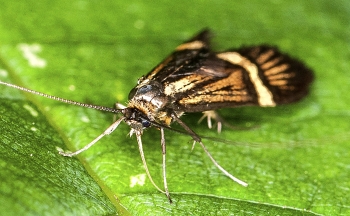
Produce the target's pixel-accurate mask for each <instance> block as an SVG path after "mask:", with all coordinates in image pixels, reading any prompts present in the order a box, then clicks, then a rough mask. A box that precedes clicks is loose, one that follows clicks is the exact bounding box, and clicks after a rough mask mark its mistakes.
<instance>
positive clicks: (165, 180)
mask: <svg viewBox="0 0 350 216" xmlns="http://www.w3.org/2000/svg"><path fill="white" fill-rule="evenodd" d="M160 134H161V140H160V143H161V145H162V154H163V182H164V190H165V195H166V196H167V197H168V199H169V202H170V203H172V202H173V201H172V200H171V197H170V194H169V189H168V183H167V179H166V169H165V168H166V166H165V155H166V145H165V136H164V128H160Z"/></svg>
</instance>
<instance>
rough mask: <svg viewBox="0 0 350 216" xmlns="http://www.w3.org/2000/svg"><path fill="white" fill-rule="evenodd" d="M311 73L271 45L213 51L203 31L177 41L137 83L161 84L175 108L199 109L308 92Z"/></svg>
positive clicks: (269, 102)
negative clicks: (170, 51)
mask: <svg viewBox="0 0 350 216" xmlns="http://www.w3.org/2000/svg"><path fill="white" fill-rule="evenodd" d="M312 77H313V76H312V73H311V71H310V70H309V69H308V68H307V67H305V66H304V65H303V64H302V63H300V62H299V61H297V60H295V59H292V58H290V57H288V56H287V55H285V54H282V53H280V52H279V51H278V50H277V49H276V48H273V47H268V46H256V47H248V48H242V49H238V50H229V51H226V52H222V53H214V52H212V51H211V50H210V47H209V32H208V31H203V32H201V33H199V34H198V35H197V36H195V37H193V38H192V39H191V40H189V41H187V42H185V43H183V44H181V45H180V46H178V47H177V48H176V50H175V52H173V53H172V54H171V55H170V56H169V57H168V58H167V59H166V60H165V61H163V62H162V63H161V64H159V65H158V66H157V67H156V68H155V69H154V70H152V71H151V72H150V73H149V74H147V75H146V76H145V77H144V78H143V79H142V80H141V81H140V83H141V84H142V83H143V82H144V83H149V82H150V81H155V82H157V83H160V84H161V86H162V88H163V89H162V91H163V93H164V94H165V95H167V96H169V97H170V98H171V101H172V105H171V108H173V109H174V110H178V111H183V112H200V111H206V110H215V109H219V108H223V107H236V106H243V105H259V106H275V105H276V104H282V103H290V102H293V101H296V100H299V99H300V98H301V97H303V96H304V95H306V94H307V91H308V87H309V83H310V82H311V81H312Z"/></svg>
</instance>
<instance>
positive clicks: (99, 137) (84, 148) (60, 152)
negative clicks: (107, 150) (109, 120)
mask: <svg viewBox="0 0 350 216" xmlns="http://www.w3.org/2000/svg"><path fill="white" fill-rule="evenodd" d="M123 120H124V117H121V118H120V119H118V120H117V121H115V122H114V123H113V124H111V125H110V126H109V127H108V128H107V129H106V130H105V131H104V132H103V133H102V134H100V135H99V136H98V137H96V138H95V139H94V140H92V141H91V142H90V143H89V144H87V145H86V146H84V147H83V148H81V149H79V150H77V151H75V152H64V151H63V150H59V152H58V153H59V154H60V155H63V156H67V157H72V156H75V155H78V154H80V153H81V152H83V151H85V150H87V149H89V148H90V147H91V146H93V145H94V144H95V143H97V141H99V140H100V139H101V138H102V137H104V136H106V135H109V134H111V133H112V132H113V131H114V130H115V129H116V128H117V127H118V126H119V124H120V122H122V121H123Z"/></svg>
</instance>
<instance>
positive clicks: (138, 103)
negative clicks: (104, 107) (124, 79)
mask: <svg viewBox="0 0 350 216" xmlns="http://www.w3.org/2000/svg"><path fill="white" fill-rule="evenodd" d="M170 104H171V98H170V97H169V96H167V95H165V94H164V93H163V87H162V86H161V84H160V83H158V82H155V81H150V82H146V83H145V82H142V83H139V85H137V86H136V87H135V88H133V89H132V90H131V91H130V93H129V102H128V106H127V107H128V108H131V109H136V110H138V111H139V112H140V113H142V114H143V115H144V116H145V117H147V118H148V119H149V120H150V121H156V122H158V123H162V124H166V125H170V123H171V120H172V118H171V117H170V114H169V112H167V109H168V108H169V105H170Z"/></svg>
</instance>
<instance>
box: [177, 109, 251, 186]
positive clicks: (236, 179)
mask: <svg viewBox="0 0 350 216" xmlns="http://www.w3.org/2000/svg"><path fill="white" fill-rule="evenodd" d="M171 117H172V118H173V119H175V121H176V122H177V123H179V124H180V125H181V127H183V128H184V129H185V130H186V131H187V132H188V133H189V135H190V136H191V137H192V139H193V146H192V149H193V147H194V145H195V144H196V143H197V142H198V143H199V144H200V145H201V146H202V148H203V150H204V152H205V153H206V154H207V155H208V157H209V158H210V160H211V161H212V162H213V164H214V165H215V166H216V167H217V168H218V169H219V170H220V171H221V172H223V173H224V174H225V175H226V176H227V177H229V178H230V179H232V180H233V181H235V182H237V183H238V184H240V185H242V186H244V187H247V186H248V184H247V183H246V182H244V181H242V180H240V179H238V178H236V177H234V176H233V175H232V174H231V173H229V172H228V171H227V170H225V169H224V168H223V167H222V166H220V164H219V163H218V162H217V161H216V160H215V159H214V158H213V156H211V154H210V153H209V151H208V150H207V148H206V147H205V145H204V144H203V143H202V139H201V137H200V136H199V135H198V134H196V133H195V132H194V131H193V130H192V129H191V128H189V127H188V126H187V125H186V124H185V123H184V122H183V121H181V120H180V119H179V117H177V116H176V114H175V113H172V114H171Z"/></svg>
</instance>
